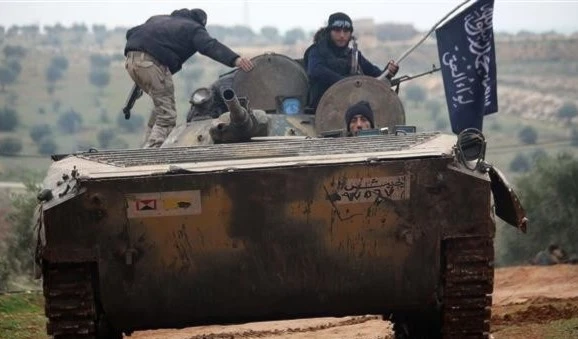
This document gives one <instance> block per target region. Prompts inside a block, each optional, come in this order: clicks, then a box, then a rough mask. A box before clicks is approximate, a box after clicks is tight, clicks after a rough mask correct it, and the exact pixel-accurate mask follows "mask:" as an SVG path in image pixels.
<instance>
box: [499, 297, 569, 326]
mask: <svg viewBox="0 0 578 339" xmlns="http://www.w3.org/2000/svg"><path fill="white" fill-rule="evenodd" d="M515 306H517V307H515ZM515 306H514V305H510V307H503V308H502V309H497V310H495V311H494V315H493V316H492V325H514V324H516V325H519V324H523V323H532V324H536V323H537V324H543V323H548V322H551V321H554V320H560V319H571V318H576V317H578V298H574V299H570V300H569V299H547V298H544V299H540V300H531V301H528V302H526V303H524V304H517V305H515Z"/></svg>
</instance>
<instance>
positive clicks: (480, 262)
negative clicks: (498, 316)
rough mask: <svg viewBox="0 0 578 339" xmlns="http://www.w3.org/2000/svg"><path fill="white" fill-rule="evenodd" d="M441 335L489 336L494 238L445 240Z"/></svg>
mask: <svg viewBox="0 0 578 339" xmlns="http://www.w3.org/2000/svg"><path fill="white" fill-rule="evenodd" d="M443 246H444V253H445V256H444V258H443V262H442V264H443V265H444V275H443V284H444V289H443V295H442V336H443V338H444V339H454V338H456V339H457V338H460V339H488V338H489V337H490V318H491V306H492V291H493V287H494V243H493V238H492V237H474V238H450V239H447V240H444V242H443Z"/></svg>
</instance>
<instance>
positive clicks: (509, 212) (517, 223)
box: [488, 166, 528, 233]
mask: <svg viewBox="0 0 578 339" xmlns="http://www.w3.org/2000/svg"><path fill="white" fill-rule="evenodd" d="M488 174H489V175H490V180H491V187H492V193H493V195H494V202H495V205H496V215H497V216H498V217H500V219H502V220H504V221H505V222H507V223H508V224H510V225H512V226H514V227H516V228H518V229H520V230H521V231H522V232H524V233H526V228H527V224H528V217H527V216H526V211H525V210H524V207H523V206H522V204H521V203H520V199H518V195H517V194H516V192H514V189H513V188H512V186H511V185H510V184H509V183H508V181H507V180H506V178H505V177H504V175H503V174H502V172H500V170H498V169H497V168H496V167H494V166H490V167H489V168H488Z"/></svg>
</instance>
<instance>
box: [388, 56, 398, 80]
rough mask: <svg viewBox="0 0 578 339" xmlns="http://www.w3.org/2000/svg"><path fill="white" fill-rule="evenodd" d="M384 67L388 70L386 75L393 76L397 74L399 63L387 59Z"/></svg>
mask: <svg viewBox="0 0 578 339" xmlns="http://www.w3.org/2000/svg"><path fill="white" fill-rule="evenodd" d="M386 68H387V71H388V74H387V77H388V78H390V79H391V78H393V77H394V76H395V75H396V74H397V71H399V65H398V64H396V63H395V61H393V60H389V61H388V62H387V67H386Z"/></svg>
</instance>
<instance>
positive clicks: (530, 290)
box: [130, 265, 578, 339]
mask: <svg viewBox="0 0 578 339" xmlns="http://www.w3.org/2000/svg"><path fill="white" fill-rule="evenodd" d="M493 300H494V305H493V308H492V332H493V336H494V338H495V339H502V338H542V336H541V334H540V333H542V332H544V330H543V329H541V328H540V327H536V325H535V324H544V323H548V322H552V321H556V320H561V319H571V318H578V265H573V266H571V265H558V266H549V267H510V268H501V269H497V270H496V273H495V288H494V299H493ZM524 326H526V327H524ZM512 329H514V330H512ZM516 331H519V336H518V334H516V333H518V332H516ZM130 338H131V339H154V338H166V339H200V338H203V339H209V338H215V339H222V338H267V339H273V338H275V339H283V338H287V339H309V338H322V339H329V338H363V339H376V338H383V339H389V338H393V332H392V331H391V323H389V322H387V321H383V320H381V318H380V317H378V316H373V315H368V316H360V317H345V318H315V319H305V320H288V321H274V322H261V323H251V324H242V325H231V326H202V327H195V328H187V329H181V330H156V331H140V332H135V333H133V335H132V336H131V337H130ZM561 338H565V337H564V336H562V337H561Z"/></svg>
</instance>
